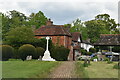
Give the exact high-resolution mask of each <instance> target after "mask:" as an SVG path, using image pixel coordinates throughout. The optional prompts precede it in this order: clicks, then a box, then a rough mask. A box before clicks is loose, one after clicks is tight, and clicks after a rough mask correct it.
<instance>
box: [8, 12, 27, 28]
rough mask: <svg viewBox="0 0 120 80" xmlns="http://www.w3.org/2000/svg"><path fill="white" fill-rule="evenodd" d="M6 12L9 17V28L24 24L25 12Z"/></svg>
mask: <svg viewBox="0 0 120 80" xmlns="http://www.w3.org/2000/svg"><path fill="white" fill-rule="evenodd" d="M8 13H9V18H10V27H11V28H15V27H20V26H26V23H27V22H26V21H27V17H26V16H25V14H23V13H21V12H19V11H16V10H13V11H9V12H8Z"/></svg>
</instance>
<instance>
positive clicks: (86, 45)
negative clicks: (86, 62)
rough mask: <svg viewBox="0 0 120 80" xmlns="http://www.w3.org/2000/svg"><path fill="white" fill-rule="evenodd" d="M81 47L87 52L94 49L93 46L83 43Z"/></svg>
mask: <svg viewBox="0 0 120 80" xmlns="http://www.w3.org/2000/svg"><path fill="white" fill-rule="evenodd" d="M81 47H82V48H84V49H85V50H87V51H89V49H90V48H91V47H92V48H94V46H93V45H90V44H86V43H81Z"/></svg>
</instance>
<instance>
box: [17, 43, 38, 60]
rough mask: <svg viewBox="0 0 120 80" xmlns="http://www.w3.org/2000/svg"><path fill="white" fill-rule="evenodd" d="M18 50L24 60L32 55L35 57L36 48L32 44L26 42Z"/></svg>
mask: <svg viewBox="0 0 120 80" xmlns="http://www.w3.org/2000/svg"><path fill="white" fill-rule="evenodd" d="M18 52H19V55H20V58H21V59H22V60H25V59H26V57H27V56H30V55H31V56H32V57H33V58H35V54H36V48H35V47H34V46H32V45H30V44H25V45H23V46H21V47H20V48H19V50H18Z"/></svg>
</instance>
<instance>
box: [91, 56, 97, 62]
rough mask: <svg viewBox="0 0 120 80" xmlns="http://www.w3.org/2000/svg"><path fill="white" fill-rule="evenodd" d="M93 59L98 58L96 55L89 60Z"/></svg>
mask: <svg viewBox="0 0 120 80" xmlns="http://www.w3.org/2000/svg"><path fill="white" fill-rule="evenodd" d="M94 59H98V57H97V56H95V57H92V58H91V59H90V60H91V61H93V60H94Z"/></svg>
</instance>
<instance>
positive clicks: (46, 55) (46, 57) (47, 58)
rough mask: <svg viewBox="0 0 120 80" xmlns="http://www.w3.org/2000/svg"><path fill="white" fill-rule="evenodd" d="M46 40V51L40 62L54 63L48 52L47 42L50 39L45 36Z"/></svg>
mask: <svg viewBox="0 0 120 80" xmlns="http://www.w3.org/2000/svg"><path fill="white" fill-rule="evenodd" d="M46 39H47V46H46V51H45V53H44V56H43V58H42V61H55V59H53V58H51V56H50V52H49V50H48V41H49V39H50V38H49V37H48V36H47V37H46Z"/></svg>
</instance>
